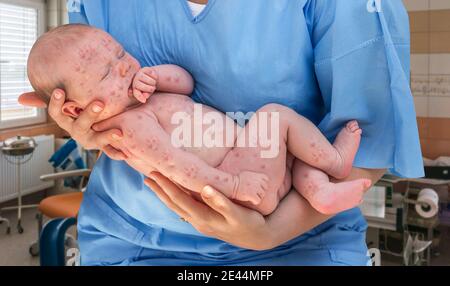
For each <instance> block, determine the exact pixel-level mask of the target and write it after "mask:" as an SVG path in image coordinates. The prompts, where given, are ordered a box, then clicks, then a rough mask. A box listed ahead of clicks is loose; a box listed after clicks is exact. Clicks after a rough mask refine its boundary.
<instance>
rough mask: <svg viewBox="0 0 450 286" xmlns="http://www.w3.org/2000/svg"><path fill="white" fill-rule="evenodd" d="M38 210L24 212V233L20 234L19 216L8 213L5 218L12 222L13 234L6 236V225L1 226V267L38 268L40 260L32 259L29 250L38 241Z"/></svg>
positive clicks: (4, 215)
mask: <svg viewBox="0 0 450 286" xmlns="http://www.w3.org/2000/svg"><path fill="white" fill-rule="evenodd" d="M36 214H37V210H34V209H29V210H25V211H24V212H23V216H22V226H23V228H24V232H23V233H22V234H19V233H18V232H17V229H16V224H17V214H16V213H15V212H7V213H4V214H3V217H5V218H7V219H9V220H10V222H11V234H9V235H8V234H6V224H5V223H2V224H0V265H2V266H38V265H39V258H38V257H32V256H31V255H30V254H29V252H28V249H29V247H30V245H31V244H32V243H33V242H34V241H36V240H37V232H38V230H37V220H36V218H35V217H36Z"/></svg>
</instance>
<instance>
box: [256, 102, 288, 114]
mask: <svg viewBox="0 0 450 286" xmlns="http://www.w3.org/2000/svg"><path fill="white" fill-rule="evenodd" d="M291 111H292V109H290V108H289V107H287V106H284V105H281V104H278V103H269V104H266V105H264V106H263V107H261V108H260V109H258V112H267V113H275V112H278V113H281V112H291Z"/></svg>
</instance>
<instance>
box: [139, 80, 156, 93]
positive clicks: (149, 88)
mask: <svg viewBox="0 0 450 286" xmlns="http://www.w3.org/2000/svg"><path fill="white" fill-rule="evenodd" d="M133 87H134V88H135V89H139V90H140V91H141V92H148V93H153V92H155V89H156V86H154V85H149V84H147V83H145V82H143V81H141V80H138V81H136V82H135V83H134V86H133Z"/></svg>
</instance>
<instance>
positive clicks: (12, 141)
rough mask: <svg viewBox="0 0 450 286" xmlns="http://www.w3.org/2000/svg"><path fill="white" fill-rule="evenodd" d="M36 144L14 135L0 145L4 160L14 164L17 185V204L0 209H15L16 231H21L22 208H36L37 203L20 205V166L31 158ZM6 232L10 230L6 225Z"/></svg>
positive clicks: (31, 139) (30, 139)
mask: <svg viewBox="0 0 450 286" xmlns="http://www.w3.org/2000/svg"><path fill="white" fill-rule="evenodd" d="M36 146H37V143H36V141H35V140H34V139H33V138H30V137H22V136H16V137H13V138H9V139H7V140H5V141H4V142H3V144H2V146H1V147H0V149H1V151H2V153H3V154H4V155H5V159H6V161H8V162H9V163H11V164H13V165H16V178H17V180H16V186H17V201H18V205H17V206H14V207H6V208H2V209H1V210H0V211H9V210H17V231H18V232H19V233H23V227H22V224H21V219H22V209H27V208H36V207H37V205H22V192H21V185H20V182H21V178H20V176H21V172H20V169H21V168H20V166H21V165H24V164H26V163H27V162H28V161H30V160H31V158H32V156H33V152H34V150H35V148H36ZM7 232H8V233H9V232H10V227H9V226H8V230H7Z"/></svg>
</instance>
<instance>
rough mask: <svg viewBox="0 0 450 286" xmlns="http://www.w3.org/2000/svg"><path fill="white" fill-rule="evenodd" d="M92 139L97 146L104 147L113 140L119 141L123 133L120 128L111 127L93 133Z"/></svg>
mask: <svg viewBox="0 0 450 286" xmlns="http://www.w3.org/2000/svg"><path fill="white" fill-rule="evenodd" d="M93 136H94V137H93V138H92V141H94V142H95V143H96V146H99V147H103V146H106V145H109V144H110V143H111V141H117V142H119V141H120V140H122V139H123V134H122V131H120V129H111V130H107V131H104V132H100V133H95V134H94V135H93Z"/></svg>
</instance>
